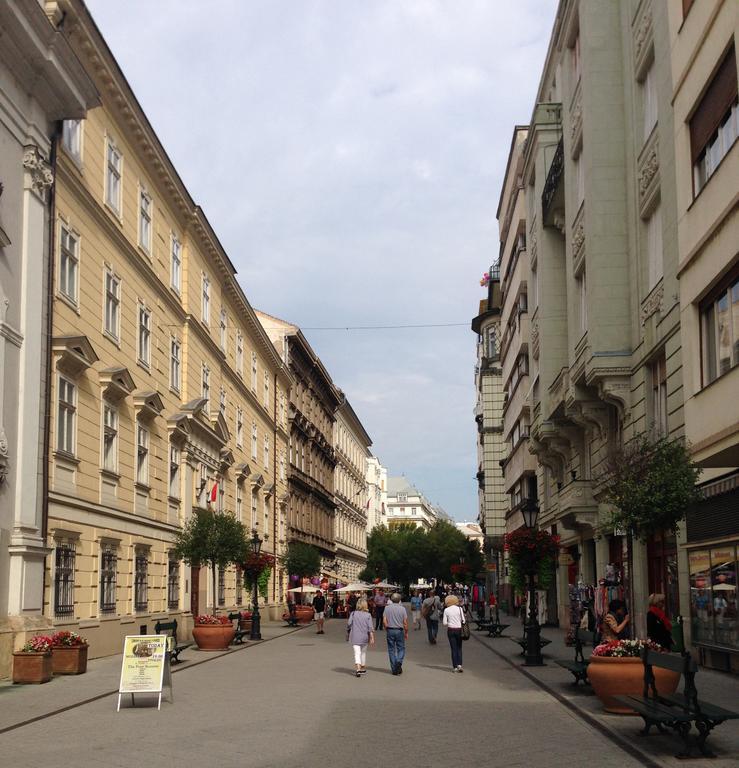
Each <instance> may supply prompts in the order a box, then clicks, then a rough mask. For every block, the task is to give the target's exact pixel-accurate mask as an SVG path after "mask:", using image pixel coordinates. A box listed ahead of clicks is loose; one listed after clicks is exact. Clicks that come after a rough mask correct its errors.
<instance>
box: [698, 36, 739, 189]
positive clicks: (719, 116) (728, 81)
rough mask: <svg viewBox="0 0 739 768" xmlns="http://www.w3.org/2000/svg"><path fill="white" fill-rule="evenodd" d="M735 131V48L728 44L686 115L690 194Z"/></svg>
mask: <svg viewBox="0 0 739 768" xmlns="http://www.w3.org/2000/svg"><path fill="white" fill-rule="evenodd" d="M738 133H739V108H738V107H737V75H736V51H735V49H734V46H732V47H731V49H730V50H729V52H728V53H727V54H726V56H725V57H724V60H723V61H722V62H721V64H720V66H719V68H718V70H717V71H716V74H715V75H714V77H713V80H711V83H710V85H709V86H708V88H707V90H706V92H705V94H704V96H703V98H702V99H701V101H700V103H699V104H698V106H697V107H696V109H695V111H694V112H693V116H692V117H691V118H690V150H691V155H692V161H693V182H694V183H693V193H694V194H698V192H700V190H701V189H702V188H703V186H704V185H705V184H706V182H707V181H708V180H709V179H710V178H711V176H712V175H713V174H714V173H715V171H716V169H717V168H718V165H719V163H720V162H721V160H722V159H723V158H724V157H725V156H726V155H727V154H728V152H729V150H730V149H731V147H732V146H733V144H734V142H735V141H736V137H737V134H738Z"/></svg>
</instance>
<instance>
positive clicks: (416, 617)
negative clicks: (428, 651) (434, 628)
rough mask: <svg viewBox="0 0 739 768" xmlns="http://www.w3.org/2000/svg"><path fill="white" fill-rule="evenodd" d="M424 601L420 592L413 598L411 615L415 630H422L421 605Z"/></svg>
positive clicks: (416, 592) (414, 594)
mask: <svg viewBox="0 0 739 768" xmlns="http://www.w3.org/2000/svg"><path fill="white" fill-rule="evenodd" d="M422 603H423V600H422V599H421V596H420V595H419V594H418V590H416V591H415V592H414V593H413V597H411V615H412V616H413V629H421V604H422Z"/></svg>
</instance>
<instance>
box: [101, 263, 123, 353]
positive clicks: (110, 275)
mask: <svg viewBox="0 0 739 768" xmlns="http://www.w3.org/2000/svg"><path fill="white" fill-rule="evenodd" d="M109 282H110V283H114V284H115V290H111V288H110V285H109ZM121 282H122V281H121V278H120V276H119V275H118V274H116V272H115V271H114V270H113V269H112V267H109V266H106V267H105V270H104V271H103V298H104V301H103V333H104V334H105V335H106V336H107V337H108V338H110V339H111V340H112V341H114V342H115V343H116V344H120V341H121ZM111 307H112V308H113V313H114V315H115V318H114V322H113V326H114V327H113V328H111V327H109V325H108V320H109V318H110V316H111V312H110V308H111Z"/></svg>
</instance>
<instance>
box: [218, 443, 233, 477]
mask: <svg viewBox="0 0 739 768" xmlns="http://www.w3.org/2000/svg"><path fill="white" fill-rule="evenodd" d="M220 458H221V472H226V471H227V470H228V468H229V467H231V466H233V463H234V461H235V457H234V453H233V451H232V450H231V449H230V448H221V457H220Z"/></svg>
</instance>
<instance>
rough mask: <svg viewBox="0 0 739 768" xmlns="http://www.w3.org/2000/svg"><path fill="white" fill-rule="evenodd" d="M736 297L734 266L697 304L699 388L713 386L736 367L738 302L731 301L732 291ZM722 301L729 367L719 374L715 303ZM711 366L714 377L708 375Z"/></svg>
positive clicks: (738, 280) (738, 282) (738, 278)
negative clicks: (735, 322) (724, 311)
mask: <svg viewBox="0 0 739 768" xmlns="http://www.w3.org/2000/svg"><path fill="white" fill-rule="evenodd" d="M735 291H736V292H737V294H739V267H734V269H732V270H731V271H730V272H729V273H728V274H727V275H726V276H725V277H724V279H723V280H721V282H720V283H719V284H718V285H717V286H716V288H715V289H714V290H713V291H711V293H710V294H709V295H708V296H707V297H706V298H705V299H704V300H703V301H702V302H701V303H700V304H699V312H698V317H699V332H700V350H701V389H705V388H706V387H708V386H710V385H711V384H713V383H714V382H715V381H717V380H718V379H720V378H721V377H722V376H725V375H727V374H729V373H731V371H733V370H734V369H735V368H736V367H737V366H739V338H734V327H735V324H734V319H733V312H734V309H733V307H734V304H735V303H736V304H737V312H739V299H738V300H737V301H736V302H733V301H732V294H733V293H734V292H735ZM722 298H725V299H726V301H727V310H726V311H727V321H728V322H727V326H728V328H729V333H730V344H729V350H730V358H729V367H728V368H727V369H726V370H725V371H723V372H722V371H721V357H720V353H721V347H720V339H719V313H718V309H717V305H718V303H719V302H720V301H721V299H722ZM709 322H710V323H711V324H712V328H711V329H709V328H708V327H707V325H708V323H709ZM709 330H710V337H712V344H710V345H709V344H708V341H709ZM711 350H712V352H713V360H712V361H711V360H710V357H711ZM711 362H712V363H713V365H714V366H715V375H711V371H709V370H708V368H709V365H710V364H711Z"/></svg>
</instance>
